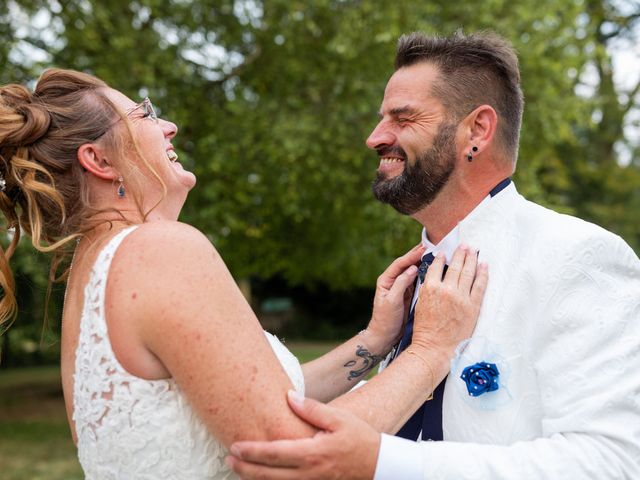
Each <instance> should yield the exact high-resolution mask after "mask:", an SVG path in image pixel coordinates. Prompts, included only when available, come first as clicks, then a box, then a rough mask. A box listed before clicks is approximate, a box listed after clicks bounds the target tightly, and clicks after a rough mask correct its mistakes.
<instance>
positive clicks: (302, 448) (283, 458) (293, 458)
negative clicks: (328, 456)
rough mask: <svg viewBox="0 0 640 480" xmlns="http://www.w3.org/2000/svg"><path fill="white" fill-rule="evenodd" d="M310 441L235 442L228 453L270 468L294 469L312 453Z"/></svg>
mask: <svg viewBox="0 0 640 480" xmlns="http://www.w3.org/2000/svg"><path fill="white" fill-rule="evenodd" d="M313 450H314V443H313V441H312V439H310V438H305V439H301V440H298V441H296V440H275V441H271V442H251V441H248V442H236V443H234V444H233V445H231V448H230V452H231V454H232V455H233V456H234V457H235V458H236V459H238V460H241V461H243V462H248V463H257V464H261V465H269V466H272V467H284V468H296V467H299V466H300V465H302V464H304V462H305V459H306V458H308V456H309V455H310V454H312V453H313Z"/></svg>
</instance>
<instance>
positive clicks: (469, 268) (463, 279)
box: [458, 250, 478, 293]
mask: <svg viewBox="0 0 640 480" xmlns="http://www.w3.org/2000/svg"><path fill="white" fill-rule="evenodd" d="M477 265H478V252H476V251H475V250H469V251H468V252H467V255H466V256H465V259H464V265H463V266H462V271H461V272H460V280H459V282H458V287H459V288H460V289H461V290H462V291H463V292H465V293H469V292H470V291H471V286H472V285H473V279H474V278H475V276H476V269H477Z"/></svg>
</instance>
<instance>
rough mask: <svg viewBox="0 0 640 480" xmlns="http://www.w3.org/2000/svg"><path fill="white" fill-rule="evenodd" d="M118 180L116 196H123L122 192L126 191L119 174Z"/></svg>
mask: <svg viewBox="0 0 640 480" xmlns="http://www.w3.org/2000/svg"><path fill="white" fill-rule="evenodd" d="M118 182H120V184H119V185H118V191H117V194H118V198H124V194H125V193H126V192H125V190H124V179H123V178H122V177H121V176H120V177H118Z"/></svg>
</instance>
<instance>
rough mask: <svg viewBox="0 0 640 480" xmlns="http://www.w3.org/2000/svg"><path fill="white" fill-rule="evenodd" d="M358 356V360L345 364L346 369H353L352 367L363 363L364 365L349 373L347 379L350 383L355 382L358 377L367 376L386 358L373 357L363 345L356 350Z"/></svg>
mask: <svg viewBox="0 0 640 480" xmlns="http://www.w3.org/2000/svg"><path fill="white" fill-rule="evenodd" d="M356 356H357V357H359V358H358V359H356V360H349V361H348V362H347V363H345V364H344V366H345V367H347V368H351V367H355V366H356V365H359V364H360V362H362V365H361V366H360V368H354V369H352V370H350V371H349V376H348V377H347V380H349V381H351V380H353V379H354V378H358V377H361V376H362V375H365V374H366V373H368V372H369V370H371V369H372V368H373V367H375V366H376V364H377V363H378V362H379V361H381V360H382V359H383V358H384V357H381V356H379V355H373V354H372V353H371V352H370V351H369V350H367V349H366V348H365V347H363V346H362V345H358V348H357V349H356Z"/></svg>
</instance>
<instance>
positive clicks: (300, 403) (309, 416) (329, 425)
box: [287, 390, 344, 432]
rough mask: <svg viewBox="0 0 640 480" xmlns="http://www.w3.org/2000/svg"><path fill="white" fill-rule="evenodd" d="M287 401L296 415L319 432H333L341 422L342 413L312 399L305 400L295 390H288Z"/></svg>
mask: <svg viewBox="0 0 640 480" xmlns="http://www.w3.org/2000/svg"><path fill="white" fill-rule="evenodd" d="M287 400H288V401H289V407H291V410H293V412H294V413H295V414H296V415H298V416H299V417H300V418H301V419H303V420H304V421H306V422H307V423H309V424H311V425H312V426H314V427H317V428H318V429H320V430H325V431H328V432H333V431H335V430H337V429H338V427H340V425H341V424H342V422H343V420H342V419H343V417H344V412H342V411H341V410H338V409H337V408H334V407H329V406H328V405H325V404H324V403H321V402H318V401H317V400H313V399H312V398H305V397H304V396H303V395H300V394H299V393H298V392H296V391H295V390H289V392H288V394H287Z"/></svg>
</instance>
